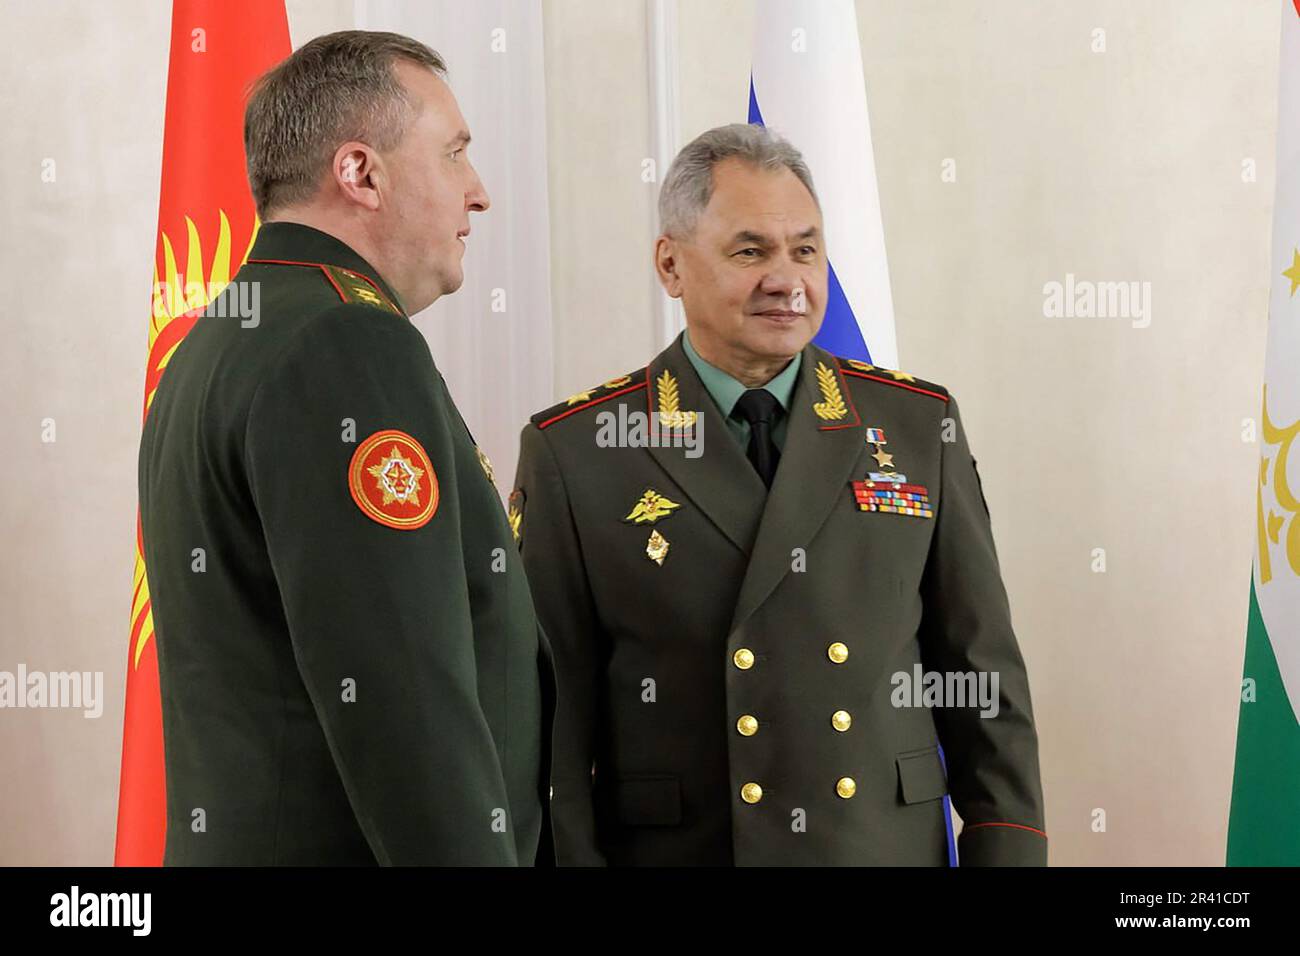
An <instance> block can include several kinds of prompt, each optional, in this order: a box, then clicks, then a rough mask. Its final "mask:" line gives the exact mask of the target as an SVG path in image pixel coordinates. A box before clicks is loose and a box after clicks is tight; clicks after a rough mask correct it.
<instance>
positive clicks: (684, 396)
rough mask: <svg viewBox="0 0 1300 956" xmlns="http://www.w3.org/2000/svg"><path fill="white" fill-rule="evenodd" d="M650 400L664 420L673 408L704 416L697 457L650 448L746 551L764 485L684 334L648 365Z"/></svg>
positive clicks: (651, 409)
mask: <svg viewBox="0 0 1300 956" xmlns="http://www.w3.org/2000/svg"><path fill="white" fill-rule="evenodd" d="M674 391H675V392H676V394H675V395H674ZM646 402H647V411H649V412H658V413H659V414H660V420H661V421H663V420H664V419H665V418H669V419H671V414H672V412H674V411H677V412H683V413H688V414H689V413H690V412H695V413H696V414H698V415H700V416H702V418H703V422H704V426H703V429H702V430H701V432H700V440H701V446H700V447H701V448H702V453H701V454H700V456H699V457H698V458H687V457H686V454H685V450H684V449H682V448H671V447H668V448H654V447H652V448H649V449H648V451H649V452H650V454H651V456H653V457H654V459H655V461H657V462H658V463H659V466H660V467H661V468H663V470H664V471H666V472H668V474H669V475H670V476H671V477H672V479H673V480H674V481H675V482H677V484H678V485H679V486H680V487H681V489H682V491H684V492H685V493H686V494H687V496H689V497H690V499H691V500H692V501H693V502H695V505H696V507H698V508H699V509H700V511H702V512H703V513H704V514H705V515H706V516H707V517H708V518H709V520H710V521H712V522H713V523H714V524H715V525H717V526H718V529H719V530H720V531H722V533H723V534H725V535H726V536H727V537H728V538H729V539H730V540H731V542H732V543H733V544H734V545H735V546H736V547H737V548H739V549H740V550H741V551H743V552H744V553H745V554H748V553H749V551H750V548H751V547H752V546H753V543H754V534H755V532H756V530H757V528H758V522H759V518H760V517H761V515H762V512H763V498H764V496H765V495H766V489H765V488H764V487H763V482H762V480H761V479H760V478H759V477H758V473H757V472H756V471H754V467H753V465H751V464H750V463H749V459H747V458H746V457H745V453H744V452H743V451H742V450H741V448H740V446H739V445H738V444H737V443H736V441H735V439H733V438H732V437H731V435H730V434H729V433H728V430H727V425H726V422H725V421H723V418H722V413H721V412H720V411H718V406H717V405H716V404H715V403H714V401H713V399H712V398H710V397H709V393H708V391H707V390H706V389H705V387H704V383H703V382H701V381H700V377H699V375H698V374H696V372H695V368H694V366H692V365H691V362H690V359H688V358H687V357H686V352H685V351H684V350H683V349H682V339H681V336H680V335H679V336H678V337H677V340H676V341H675V342H673V344H672V345H670V346H669V347H668V348H667V349H665V350H664V351H663V352H661V353H659V355H657V356H656V357H655V359H654V361H653V362H651V363H650V365H649V367H648V368H647V369H646ZM651 420H652V421H653V419H651Z"/></svg>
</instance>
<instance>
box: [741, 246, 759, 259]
mask: <svg viewBox="0 0 1300 956" xmlns="http://www.w3.org/2000/svg"><path fill="white" fill-rule="evenodd" d="M751 252H752V253H753V254H754V255H750V253H751ZM736 255H738V256H742V257H744V258H746V259H753V258H754V256H758V255H762V253H761V251H760V250H758V249H754V248H752V247H751V248H749V249H741V250H740V251H739V252H737V253H736Z"/></svg>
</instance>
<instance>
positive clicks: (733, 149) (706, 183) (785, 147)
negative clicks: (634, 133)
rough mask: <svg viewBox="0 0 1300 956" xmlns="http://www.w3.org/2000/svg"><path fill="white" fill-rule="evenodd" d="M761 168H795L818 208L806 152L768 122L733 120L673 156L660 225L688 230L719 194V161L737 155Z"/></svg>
mask: <svg viewBox="0 0 1300 956" xmlns="http://www.w3.org/2000/svg"><path fill="white" fill-rule="evenodd" d="M733 156H734V157H737V158H739V159H743V160H744V161H745V162H748V163H751V164H753V165H754V166H757V167H759V168H760V169H767V170H773V171H775V170H778V169H781V168H782V167H785V168H786V169H788V170H790V172H792V173H794V174H795V175H796V176H797V177H799V182H801V183H803V184H804V186H806V187H807V189H808V192H809V193H810V194H811V195H812V198H813V202H815V203H817V205H818V208H820V207H821V203H820V202H819V201H818V199H817V190H816V189H814V188H813V180H812V171H811V170H809V168H808V164H807V163H806V162H804V158H803V154H802V153H800V152H799V150H797V149H795V148H794V147H793V146H791V145H790V143H789V142H787V141H786V140H784V139H782V138H781V137H780V136H778V135H777V134H776V133H773V132H772V131H771V130H769V129H768V128H767V127H765V126H759V125H757V124H747V123H732V124H730V125H729V126H715V127H714V128H713V129H711V130H708V131H707V132H704V133H701V134H700V135H699V136H697V137H695V139H693V140H691V141H690V142H689V143H688V144H687V145H686V146H685V147H683V148H682V151H681V152H680V153H678V154H677V158H676V159H674V160H673V164H672V166H670V167H669V168H668V175H667V176H666V177H664V185H663V188H662V189H660V190H659V229H660V231H661V232H663V233H664V234H665V235H670V236H686V235H690V233H691V231H692V230H693V229H694V228H695V223H696V221H697V220H698V219H699V217H700V213H701V212H703V211H704V207H705V206H707V205H708V204H709V199H710V197H711V196H712V195H713V167H714V166H716V165H717V164H718V163H720V162H722V161H723V160H724V159H730V158H731V157H733Z"/></svg>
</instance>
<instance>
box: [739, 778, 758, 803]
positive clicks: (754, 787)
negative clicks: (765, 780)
mask: <svg viewBox="0 0 1300 956" xmlns="http://www.w3.org/2000/svg"><path fill="white" fill-rule="evenodd" d="M740 799H742V800H744V801H745V802H746V803H758V801H760V800H762V799H763V788H762V787H760V786H759V785H758V784H756V783H747V784H745V785H744V786H743V787H741V788H740Z"/></svg>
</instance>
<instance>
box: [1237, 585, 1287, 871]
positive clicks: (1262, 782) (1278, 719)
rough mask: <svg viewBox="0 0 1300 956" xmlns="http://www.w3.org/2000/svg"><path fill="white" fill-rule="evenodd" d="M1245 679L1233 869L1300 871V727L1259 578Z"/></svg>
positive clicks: (1252, 588)
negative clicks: (1249, 683) (1250, 694)
mask: <svg viewBox="0 0 1300 956" xmlns="http://www.w3.org/2000/svg"><path fill="white" fill-rule="evenodd" d="M1288 636H1289V635H1288ZM1245 677H1248V678H1254V680H1255V700H1254V701H1253V702H1251V701H1246V700H1243V701H1242V702H1241V717H1240V719H1239V720H1238V723H1237V766H1236V770H1235V772H1234V773H1233V776H1232V811H1231V813H1230V815H1229V817H1228V866H1296V865H1300V726H1298V725H1297V724H1296V717H1295V710H1294V708H1292V706H1291V701H1290V699H1289V698H1288V697H1287V693H1286V687H1285V686H1284V685H1283V684H1282V675H1281V673H1280V672H1279V671H1278V669H1277V658H1276V657H1274V656H1273V644H1272V642H1271V641H1270V640H1269V635H1268V631H1267V630H1266V629H1265V627H1264V618H1263V616H1262V615H1261V614H1260V613H1259V602H1258V601H1257V600H1256V598H1255V581H1254V575H1252V576H1251V582H1250V622H1249V624H1248V625H1247V628H1246V667H1245Z"/></svg>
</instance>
